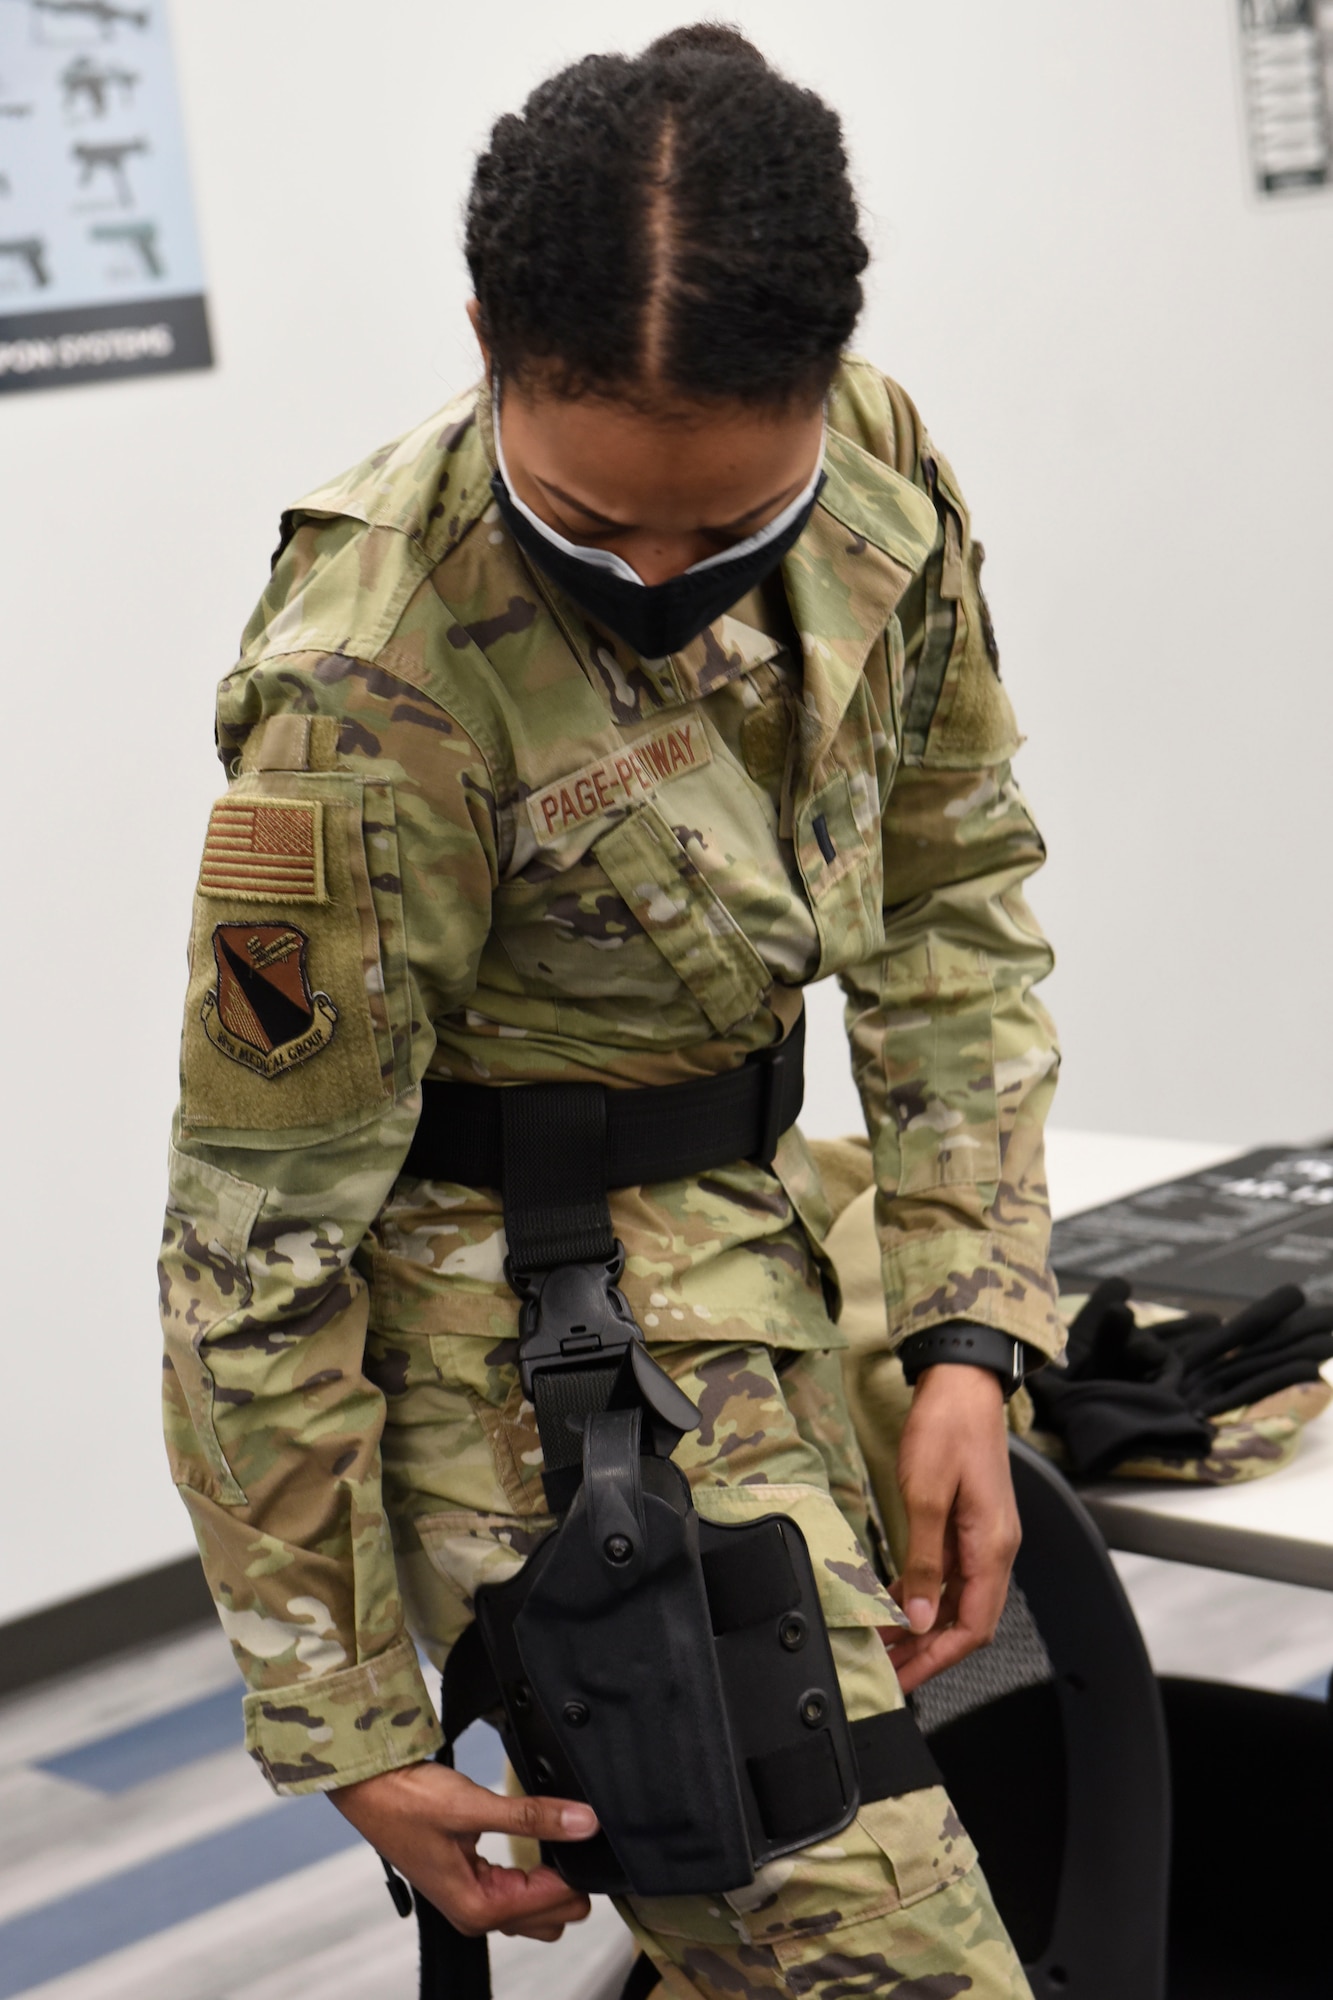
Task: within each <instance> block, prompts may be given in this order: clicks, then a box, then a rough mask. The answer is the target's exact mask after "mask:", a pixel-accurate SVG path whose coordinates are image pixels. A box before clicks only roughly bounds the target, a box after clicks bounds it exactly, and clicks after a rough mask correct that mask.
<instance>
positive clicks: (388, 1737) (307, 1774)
mask: <svg viewBox="0 0 1333 2000" xmlns="http://www.w3.org/2000/svg"><path fill="white" fill-rule="evenodd" d="M244 1710H245V1747H246V1749H247V1750H248V1751H249V1752H250V1755H251V1756H252V1757H253V1758H254V1760H255V1762H256V1763H257V1764H258V1765H259V1768H260V1769H261V1771H262V1772H263V1773H264V1776H265V1777H266V1778H267V1779H268V1781H269V1783H270V1785H272V1787H273V1789H274V1791H275V1792H279V1793H281V1794H282V1795H283V1796H284V1797H290V1796H295V1795H296V1794H298V1793H301V1792H329V1791H332V1790H333V1789H334V1788H335V1787H336V1786H338V1785H353V1784H355V1783H356V1782H357V1781H358V1779H361V1778H374V1777H377V1776H378V1775H379V1774H380V1772H382V1771H396V1770H398V1769H399V1768H400V1767H401V1766H402V1765H404V1764H419V1763H421V1762H422V1761H423V1760H424V1759H426V1758H428V1757H432V1756H434V1754H435V1752H436V1750H438V1749H439V1747H440V1743H441V1742H442V1740H443V1738H442V1735H441V1731H440V1725H439V1723H438V1721H437V1720H436V1716H435V1710H434V1708H433V1707H432V1705H431V1700H430V1696H429V1695H428V1694H427V1692H426V1683H425V1681H424V1680H423V1679H422V1676H421V1668H420V1666H419V1665H418V1663H417V1656H416V1651H415V1649H414V1647H413V1646H412V1643H411V1641H410V1640H409V1639H406V1638H404V1639H400V1640H399V1642H398V1644H397V1645H395V1646H392V1647H390V1649H389V1651H388V1652H387V1653H380V1654H379V1655H378V1656H377V1657H376V1658H375V1659H373V1660H365V1661H363V1662H362V1664H361V1665H360V1666H357V1667H347V1668H345V1669H344V1671H343V1672H342V1673H339V1674H322V1675H320V1676H319V1677H318V1678H317V1679H314V1680H306V1681H297V1682H295V1683H293V1685H292V1686H291V1687H286V1688H267V1689H265V1690H264V1691H263V1692H261V1693H258V1694H249V1695H247V1696H246V1697H245V1702H244Z"/></svg>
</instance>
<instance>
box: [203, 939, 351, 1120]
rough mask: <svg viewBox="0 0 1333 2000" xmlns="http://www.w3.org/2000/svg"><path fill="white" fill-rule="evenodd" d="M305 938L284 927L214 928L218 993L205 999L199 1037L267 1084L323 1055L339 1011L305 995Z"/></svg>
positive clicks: (323, 997)
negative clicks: (202, 1030)
mask: <svg viewBox="0 0 1333 2000" xmlns="http://www.w3.org/2000/svg"><path fill="white" fill-rule="evenodd" d="M309 942H310V940H309V938H308V937H307V936H306V934H305V932H304V931H299V930H297V929H296V928H295V926H294V925H290V924H217V925H215V927H214V930H213V956H214V958H215V960H216V961H217V971H218V977H217V985H216V986H215V987H213V988H212V989H211V990H210V991H209V992H208V993H206V994H205V995H204V1004H203V1007H202V1009H201V1010H200V1012H201V1018H202V1020H203V1024H204V1033H205V1034H206V1035H207V1036H208V1039H209V1041H210V1042H211V1043H212V1044H213V1046H214V1048H215V1049H218V1050H219V1051H220V1052H221V1053H222V1054H223V1055H224V1056H229V1057H230V1058H231V1060H232V1061H233V1062H237V1063H240V1064H241V1065H242V1066H243V1067H244V1068H245V1069H248V1070H251V1071H253V1073H254V1074H255V1075H256V1076H261V1077H263V1078H265V1080H266V1081H271V1080H272V1079H273V1078H274V1077H279V1076H283V1075H285V1074H286V1072H287V1071H288V1070H289V1069H295V1067H296V1065H297V1064H298V1063H303V1062H306V1061H308V1060H309V1058H310V1057H311V1056H313V1055H318V1053H319V1051H320V1050H321V1049H323V1048H327V1046H328V1044H329V1043H330V1042H331V1041H332V1040H333V1031H334V1028H335V1027H336V1026H337V1021H338V1009H337V1008H336V1007H335V1006H334V1004H333V1002H332V1000H330V998H329V996H328V994H327V993H312V992H311V990H310V980H309V978H308V977H307V974H306V964H305V955H306V948H307V946H308V945H309Z"/></svg>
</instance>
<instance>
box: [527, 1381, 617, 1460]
mask: <svg viewBox="0 0 1333 2000" xmlns="http://www.w3.org/2000/svg"><path fill="white" fill-rule="evenodd" d="M619 1373H620V1369H619V1367H615V1368H564V1369H550V1370H547V1371H546V1372H545V1373H544V1374H541V1375H539V1376H538V1377H537V1379H536V1381H535V1382H534V1383H533V1385H532V1402H533V1408H534V1409H535V1410H536V1412H537V1435H538V1437H539V1438H540V1439H541V1441H542V1463H543V1465H544V1466H545V1468H546V1470H547V1472H559V1471H561V1469H562V1468H563V1467H565V1466H567V1465H580V1464H582V1461H583V1419H584V1418H585V1417H592V1416H596V1415H597V1414H598V1412H599V1411H601V1410H604V1409H605V1408H606V1406H607V1403H608V1401H609V1400H610V1396H611V1391H612V1389H613V1388H614V1387H615V1381H616V1376H617V1375H618V1374H619Z"/></svg>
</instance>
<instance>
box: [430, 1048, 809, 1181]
mask: <svg viewBox="0 0 1333 2000" xmlns="http://www.w3.org/2000/svg"><path fill="white" fill-rule="evenodd" d="M804 1057H805V1016H804V1014H802V1015H801V1017H800V1019H799V1020H798V1021H797V1023H796V1026H795V1027H794V1028H793V1029H792V1031H791V1033H790V1034H789V1035H788V1036H787V1039H786V1041H785V1042H782V1043H780V1044H779V1045H778V1047H776V1048H774V1049H766V1050H765V1051H764V1052H763V1054H762V1055H761V1056H757V1057H751V1059H750V1060H749V1061H748V1062H746V1063H743V1064H742V1065H741V1067H740V1068H739V1069H735V1070H730V1071H728V1073H727V1074H726V1075H725V1076H710V1077H702V1078H701V1079H700V1080H699V1081H698V1082H697V1083H673V1084H666V1085H662V1086H657V1087H653V1086H649V1087H645V1088H643V1089H636V1090H604V1089H603V1087H602V1086H601V1085H600V1084H595V1083H593V1084H527V1083H525V1084H514V1085H507V1086H502V1087H499V1088H496V1087H494V1086H492V1085H489V1084H480V1083H443V1082H437V1081H435V1080H434V1079H432V1078H429V1077H428V1078H427V1079H426V1081H425V1083H423V1084H422V1086H421V1096H422V1103H421V1117H420V1120H419V1121H418V1124H417V1131H416V1137H415V1138H414V1139H413V1141H412V1147H411V1151H410V1152H409V1153H408V1156H407V1161H406V1164H405V1166H404V1168H403V1171H404V1172H405V1173H409V1174H416V1175H419V1176H420V1177H421V1178H422V1179H425V1180H441V1181H456V1182H458V1183H459V1184H460V1185H461V1186H463V1187H484V1188H498V1187H503V1186H504V1184H505V1173H506V1168H507V1167H509V1166H510V1165H511V1163H512V1160H513V1154H512V1153H511V1152H509V1151H508V1150H507V1144H506V1136H505V1128H504V1114H503V1113H502V1110H501V1105H502V1103H503V1102H504V1101H505V1100H508V1099H510V1098H529V1097H536V1096H539V1095H540V1094H542V1093H544V1092H547V1091H551V1090H571V1091H588V1092H596V1093H597V1094H598V1095H599V1096H601V1097H602V1098H603V1100H604V1102H605V1105H606V1127H605V1132H606V1136H605V1141H604V1144H605V1169H604V1170H605V1174H606V1178H605V1181H604V1182H603V1187H604V1188H619V1187H640V1186H642V1185H644V1184H645V1183H647V1184H649V1185H651V1184H652V1183H653V1182H654V1181H674V1180H681V1179H683V1178H685V1177H686V1176H687V1175H690V1174H699V1173H706V1172H707V1171H708V1170H709V1168H710V1167H725V1166H730V1165H732V1164H733V1163H734V1162H735V1161H737V1160H755V1161H757V1162H758V1163H759V1164H760V1165H761V1166H769V1165H771V1163H772V1159H773V1154H774V1152H775V1150H776V1148H777V1142H778V1140H779V1139H780V1138H781V1136H782V1134H783V1133H784V1132H785V1131H786V1130H787V1128H788V1126H790V1125H794V1124H795V1123H796V1120H797V1118H798V1117H799V1116H800V1111H801V1102H802V1098H803V1096H804V1073H803V1063H804ZM541 1129H542V1130H544V1129H546V1128H545V1126H543V1127H542V1128H541ZM540 1136H541V1131H540V1130H539V1132H538V1138H539V1139H540ZM555 1137H556V1144H555V1153H556V1157H557V1159H558V1160H559V1161H560V1163H561V1164H562V1165H564V1164H567V1155H568V1152H569V1148H568V1144H567V1143H562V1142H561V1140H560V1137H559V1133H558V1131H557V1132H556V1135H555Z"/></svg>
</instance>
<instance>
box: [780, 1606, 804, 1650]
mask: <svg viewBox="0 0 1333 2000" xmlns="http://www.w3.org/2000/svg"><path fill="white" fill-rule="evenodd" d="M778 1637H779V1639H781V1641H782V1643H783V1645H784V1646H785V1647H786V1648H787V1651H788V1652H789V1653H799V1652H800V1650H801V1648H802V1646H803V1645H804V1644H805V1620H804V1618H802V1616H801V1614H800V1612H799V1611H790V1612H788V1614H787V1616H786V1617H785V1618H784V1619H783V1621H782V1623H781V1624H780V1625H779V1626H778Z"/></svg>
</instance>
